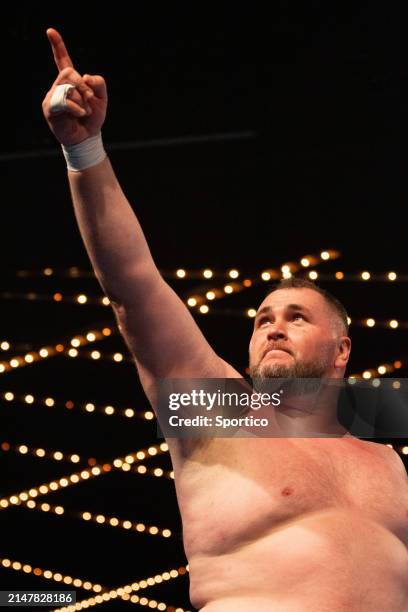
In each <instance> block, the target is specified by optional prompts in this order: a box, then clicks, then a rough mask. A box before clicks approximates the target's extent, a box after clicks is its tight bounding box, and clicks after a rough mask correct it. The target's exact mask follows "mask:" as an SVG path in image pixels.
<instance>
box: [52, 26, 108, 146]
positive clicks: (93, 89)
mask: <svg viewBox="0 0 408 612" xmlns="http://www.w3.org/2000/svg"><path fill="white" fill-rule="evenodd" d="M47 36H48V40H49V41H50V44H51V48H52V52H53V55H54V60H55V63H56V65H57V68H58V76H57V78H56V80H55V81H54V83H53V84H52V87H51V89H50V90H49V91H48V92H47V94H46V96H45V98H44V100H43V103H42V108H43V113H44V117H45V119H46V121H47V123H48V125H49V126H50V129H51V131H52V132H53V134H54V135H55V137H56V138H57V140H58V141H59V142H60V143H61V144H63V145H71V144H77V143H79V142H82V141H83V140H86V139H87V138H89V137H90V136H95V135H96V134H98V132H100V130H101V127H102V125H103V122H104V120H105V116H106V109H107V104H108V96H107V92H106V84H105V80H104V79H103V77H101V76H99V75H89V74H84V75H83V76H81V75H80V74H79V73H78V72H77V71H76V70H75V69H74V66H73V63H72V61H71V58H70V56H69V55H68V51H67V49H66V46H65V44H64V41H63V39H62V36H61V35H60V34H59V33H58V32H57V31H56V30H54V29H53V28H49V29H48V30H47ZM64 84H71V85H73V86H74V87H72V88H71V89H69V91H68V92H67V94H66V99H65V104H64V109H63V110H59V111H58V112H55V111H54V112H53V104H52V102H54V100H53V94H54V93H55V90H56V88H57V87H58V86H59V85H64ZM54 99H55V96H54Z"/></svg>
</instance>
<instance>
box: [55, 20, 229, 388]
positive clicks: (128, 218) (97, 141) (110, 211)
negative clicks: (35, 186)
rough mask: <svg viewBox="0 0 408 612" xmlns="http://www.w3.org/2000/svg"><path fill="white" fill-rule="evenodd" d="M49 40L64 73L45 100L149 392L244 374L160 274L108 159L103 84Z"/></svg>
mask: <svg viewBox="0 0 408 612" xmlns="http://www.w3.org/2000/svg"><path fill="white" fill-rule="evenodd" d="M47 35H48V38H49V41H50V43H51V47H52V50H53V53H54V59H55V62H56V64H57V68H58V70H59V74H58V77H57V79H56V81H55V82H54V84H53V85H52V87H51V89H50V91H49V92H48V93H47V95H46V97H45V99H44V101H43V112H44V116H45V118H46V120H47V122H48V124H49V126H50V128H51V130H52V132H53V133H54V135H55V136H56V138H57V140H58V141H59V142H60V143H61V144H62V145H63V149H64V154H65V157H66V160H67V166H68V178H69V184H70V189H71V195H72V200H73V204H74V209H75V215H76V218H77V221H78V225H79V229H80V232H81V236H82V238H83V241H84V244H85V247H86V249H87V252H88V255H89V257H90V260H91V262H92V266H93V268H94V271H95V274H96V277H97V278H98V280H99V282H100V284H101V286H102V288H103V290H104V292H105V293H106V295H107V296H108V297H109V299H110V300H111V302H112V305H113V308H114V311H115V315H116V318H117V320H118V323H119V325H120V329H121V332H122V333H123V336H124V338H125V340H126V342H127V344H128V345H129V348H130V349H131V351H132V353H133V354H134V357H135V359H136V364H137V366H138V371H139V374H140V377H141V380H142V384H143V386H144V388H145V391H146V393H147V394H148V395H149V391H150V390H151V387H152V385H153V383H154V380H155V379H156V378H166V377H174V378H176V377H179V378H189V377H191V378H200V377H203V378H204V377H208V378H211V377H213V378H215V377H224V376H237V377H238V376H239V374H238V372H236V371H235V370H233V368H232V367H231V366H229V365H228V364H226V363H225V362H224V361H223V360H222V359H221V358H220V357H219V356H218V355H217V354H216V353H215V352H214V351H213V349H212V348H211V347H210V346H209V344H208V343H207V341H206V339H205V338H204V336H203V334H202V333H201V331H200V329H199V328H198V326H197V324H196V323H195V321H194V319H193V317H192V316H191V314H190V312H189V311H188V309H187V307H186V306H185V304H184V303H183V302H182V300H180V298H179V297H178V296H177V294H176V293H175V292H174V291H173V290H172V289H171V287H170V286H169V285H168V284H167V283H166V282H165V281H164V280H163V278H162V277H161V275H160V273H159V271H158V269H157V267H156V265H155V263H154V261H153V259H152V256H151V254H150V250H149V247H148V245H147V242H146V239H145V237H144V235H143V231H142V229H141V227H140V224H139V222H138V220H137V218H136V216H135V214H134V212H133V210H132V208H131V206H130V204H129V202H128V201H127V199H126V197H125V195H124V193H123V191H122V189H121V187H120V185H119V183H118V181H117V179H116V177H115V174H114V172H113V169H112V166H111V164H110V162H109V159H108V158H107V157H106V154H105V152H104V150H103V145H102V140H101V137H100V130H101V127H102V124H103V122H104V119H105V115H106V108H107V92H106V85H105V81H104V79H103V78H102V77H101V76H91V75H83V76H81V75H80V74H79V73H78V72H77V71H76V70H75V69H74V67H73V65H72V62H71V59H70V57H69V55H68V53H67V50H66V48H65V45H64V42H63V40H62V38H61V36H60V35H59V34H58V32H57V31H56V30H53V29H49V30H47ZM69 84H71V85H72V86H73V87H71V88H70V87H69ZM67 85H68V87H67Z"/></svg>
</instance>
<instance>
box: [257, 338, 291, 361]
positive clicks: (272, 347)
mask: <svg viewBox="0 0 408 612" xmlns="http://www.w3.org/2000/svg"><path fill="white" fill-rule="evenodd" d="M274 350H276V351H285V353H289V355H292V356H293V353H292V351H291V350H290V349H288V347H287V346H285V345H284V344H281V343H280V342H274V343H272V344H269V345H268V346H267V348H266V349H265V351H264V352H263V354H262V359H263V358H264V357H265V355H266V354H267V353H269V351H274Z"/></svg>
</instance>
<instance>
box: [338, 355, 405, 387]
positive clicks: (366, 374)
mask: <svg viewBox="0 0 408 612" xmlns="http://www.w3.org/2000/svg"><path fill="white" fill-rule="evenodd" d="M402 367H403V363H402V361H400V360H396V361H393V362H392V363H382V364H380V365H378V366H377V367H376V368H369V369H367V370H364V371H363V372H360V373H356V374H352V375H351V376H350V377H349V378H353V379H358V378H364V379H365V380H369V379H371V378H374V377H376V376H378V375H380V376H383V375H385V374H391V373H392V372H395V370H400V369H401V368H402ZM394 382H395V381H394ZM395 388H399V387H395Z"/></svg>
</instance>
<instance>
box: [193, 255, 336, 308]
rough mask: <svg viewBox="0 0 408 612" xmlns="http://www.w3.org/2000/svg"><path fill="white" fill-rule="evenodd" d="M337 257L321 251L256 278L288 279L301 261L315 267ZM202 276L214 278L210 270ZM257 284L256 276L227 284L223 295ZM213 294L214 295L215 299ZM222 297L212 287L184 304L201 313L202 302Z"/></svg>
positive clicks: (299, 267)
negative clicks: (318, 254)
mask: <svg viewBox="0 0 408 612" xmlns="http://www.w3.org/2000/svg"><path fill="white" fill-rule="evenodd" d="M322 255H323V256H322ZM338 257H340V253H339V252H338V251H334V250H330V251H322V252H321V253H320V257H319V256H316V255H307V256H305V257H302V258H301V259H300V260H299V262H298V263H297V262H289V263H285V264H283V265H282V266H281V268H280V269H276V268H271V269H267V270H263V271H262V272H261V273H260V274H259V275H258V278H260V279H261V280H262V281H270V280H272V279H274V280H275V279H279V278H280V277H281V276H282V277H283V278H290V277H291V276H292V275H293V274H294V273H296V272H297V271H299V270H300V269H301V268H302V263H301V262H302V260H303V261H305V260H306V259H307V260H308V261H309V262H310V263H313V264H314V265H315V264H316V265H317V264H319V263H321V260H322V261H327V260H328V259H336V258H338ZM231 272H234V274H233V275H231ZM236 272H238V270H235V269H234V270H231V271H230V272H229V276H230V278H234V277H235V278H238V275H237V274H236ZM203 276H204V277H205V278H212V277H213V276H214V273H213V271H212V270H209V269H207V270H204V271H203ZM257 283H258V281H257V280H256V276H255V277H254V278H253V279H248V278H246V279H243V280H242V281H239V282H236V283H234V284H232V283H229V284H228V285H225V286H224V293H225V294H230V293H233V292H239V291H243V290H244V289H247V288H248V287H251V286H253V285H254V284H257ZM213 294H215V297H214V295H213ZM208 295H210V297H208ZM223 297H224V295H223V294H222V292H219V290H218V288H216V287H213V288H211V289H206V290H205V292H203V293H202V294H200V293H198V294H197V293H196V294H195V295H191V296H189V297H188V298H187V300H186V302H187V304H188V305H189V306H191V307H194V306H197V307H198V310H199V312H203V311H202V310H201V306H203V305H205V304H204V302H205V300H206V299H207V300H208V299H209V300H214V299H221V298H223Z"/></svg>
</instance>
